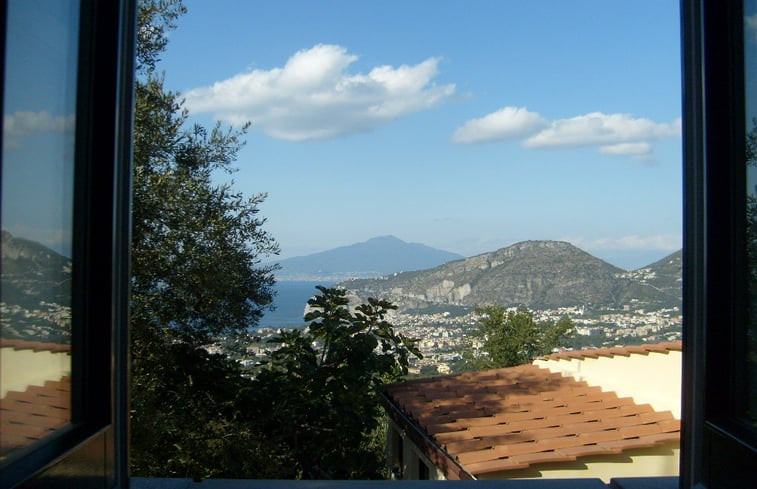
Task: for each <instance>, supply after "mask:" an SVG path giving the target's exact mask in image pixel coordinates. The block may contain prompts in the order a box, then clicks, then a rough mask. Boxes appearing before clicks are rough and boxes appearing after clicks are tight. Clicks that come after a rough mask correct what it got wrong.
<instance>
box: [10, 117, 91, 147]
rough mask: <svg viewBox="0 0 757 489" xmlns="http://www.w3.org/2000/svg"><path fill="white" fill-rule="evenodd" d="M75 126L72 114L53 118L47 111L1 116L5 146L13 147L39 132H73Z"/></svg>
mask: <svg viewBox="0 0 757 489" xmlns="http://www.w3.org/2000/svg"><path fill="white" fill-rule="evenodd" d="M75 124H76V118H75V115H74V114H71V115H68V116H53V115H51V114H50V113H49V112H47V111H44V110H43V111H41V112H29V111H17V112H14V113H13V114H5V115H4V116H3V136H4V138H5V144H6V145H8V146H9V147H15V146H17V145H18V144H19V142H20V140H21V139H22V138H24V137H26V136H29V135H31V134H34V133H40V132H67V131H73V130H74V126H75Z"/></svg>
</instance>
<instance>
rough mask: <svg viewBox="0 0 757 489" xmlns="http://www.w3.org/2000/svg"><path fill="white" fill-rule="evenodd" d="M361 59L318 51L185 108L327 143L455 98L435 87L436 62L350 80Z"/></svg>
mask: <svg viewBox="0 0 757 489" xmlns="http://www.w3.org/2000/svg"><path fill="white" fill-rule="evenodd" d="M357 59H358V56H356V55H353V54H349V53H347V50H346V48H344V47H342V46H336V45H326V44H319V45H316V46H314V47H312V48H310V49H305V50H302V51H298V52H297V53H295V54H294V55H293V56H292V57H291V58H289V60H288V61H287V63H286V64H285V65H284V67H282V68H273V69H270V70H261V69H257V70H253V71H250V72H247V73H241V74H238V75H235V76H233V77H231V78H229V79H227V80H223V81H219V82H216V83H215V84H213V85H212V86H210V87H202V88H196V89H193V90H190V91H189V92H187V93H186V95H185V96H186V105H187V108H188V109H189V110H190V111H192V112H194V113H201V112H208V113H212V114H214V116H215V117H216V118H218V119H221V120H224V121H227V122H230V123H232V124H241V123H244V122H247V121H252V123H253V127H256V128H259V129H260V130H262V131H263V132H265V133H266V134H268V135H270V136H273V137H275V138H279V139H286V140H290V141H303V140H309V139H327V138H333V137H337V136H340V135H344V134H350V133H356V132H366V131H371V130H373V129H376V128H378V127H380V126H382V125H384V124H386V123H388V122H390V121H391V120H393V119H396V118H398V117H402V116H405V115H408V114H411V113H413V112H417V111H420V110H424V109H428V108H430V107H433V106H435V105H437V104H439V103H441V102H442V101H443V100H445V99H446V98H448V97H450V96H451V95H453V94H454V92H455V85H454V84H449V85H442V86H436V85H435V84H434V83H433V82H432V80H433V78H434V77H435V76H436V74H437V71H438V70H437V66H438V63H439V59H438V58H429V59H427V60H425V61H423V62H421V63H419V64H417V65H414V66H409V65H402V66H399V67H397V68H395V67H392V66H377V67H375V68H373V69H372V70H371V71H370V72H369V73H367V74H363V73H358V74H349V73H347V69H348V68H349V66H350V65H351V64H352V63H354V62H355V61H356V60H357Z"/></svg>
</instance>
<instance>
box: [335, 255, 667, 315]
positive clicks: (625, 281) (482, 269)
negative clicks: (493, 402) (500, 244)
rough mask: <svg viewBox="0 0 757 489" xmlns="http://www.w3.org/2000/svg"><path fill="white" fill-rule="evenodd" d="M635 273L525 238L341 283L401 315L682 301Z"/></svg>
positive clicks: (362, 297) (589, 256)
mask: <svg viewBox="0 0 757 489" xmlns="http://www.w3.org/2000/svg"><path fill="white" fill-rule="evenodd" d="M661 262H664V260H661V261H660V262H658V263H661ZM655 265H656V264H655ZM659 266H660V267H662V266H663V265H662V264H660V265H659ZM650 267H651V265H650ZM650 273H651V272H650ZM635 275H644V274H643V273H641V272H639V273H636V272H627V271H625V270H623V269H621V268H618V267H615V266H613V265H610V264H609V263H607V262H605V261H602V260H600V259H599V258H596V257H594V256H592V255H590V254H588V253H586V252H585V251H582V250H580V249H579V248H577V247H575V246H573V245H571V244H570V243H566V242H561V241H524V242H521V243H516V244H514V245H512V246H509V247H507V248H502V249H500V250H497V251H494V252H491V253H484V254H482V255H478V256H474V257H471V258H466V259H462V260H457V261H454V262H451V263H447V264H444V265H441V266H438V267H436V268H432V269H430V270H423V271H416V272H405V273H399V274H396V275H393V276H391V277H386V278H381V279H372V280H351V281H348V282H344V283H343V284H342V285H343V286H344V287H345V288H347V289H348V290H350V291H352V293H354V294H355V295H357V296H358V297H359V298H361V299H365V298H367V297H383V298H387V299H389V300H392V301H393V302H395V303H397V304H398V305H399V306H400V309H401V310H410V309H424V308H428V307H434V306H438V305H457V306H475V305H481V304H501V305H503V306H518V305H526V306H528V307H532V308H538V309H550V308H557V307H562V306H574V305H592V306H609V307H622V306H623V305H624V304H628V303H630V301H631V300H632V299H637V300H639V301H642V302H644V303H647V304H650V305H652V306H656V307H663V306H670V305H674V304H675V301H676V300H677V301H678V303H680V291H679V292H678V296H677V297H672V296H671V295H670V294H669V293H668V292H666V291H663V290H660V287H659V286H658V285H656V283H655V284H653V283H651V282H644V281H642V280H639V279H638V278H637V277H636V276H635ZM647 275H648V274H647ZM679 275H680V271H679ZM660 276H662V274H661V275H660ZM658 280H659V278H658Z"/></svg>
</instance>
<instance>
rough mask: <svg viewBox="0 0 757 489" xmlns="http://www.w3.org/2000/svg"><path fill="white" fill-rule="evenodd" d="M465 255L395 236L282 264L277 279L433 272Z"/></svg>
mask: <svg viewBox="0 0 757 489" xmlns="http://www.w3.org/2000/svg"><path fill="white" fill-rule="evenodd" d="M460 258H462V255H458V254H456V253H450V252H448V251H443V250H438V249H436V248H431V247H430V246H426V245H423V244H420V243H406V242H404V241H402V240H401V239H398V238H396V237H394V236H380V237H377V238H372V239H369V240H368V241H365V242H363V243H355V244H352V245H349V246H341V247H339V248H334V249H331V250H327V251H322V252H320V253H313V254H312V255H307V256H298V257H294V258H287V259H285V260H281V261H280V262H279V264H280V265H281V270H279V271H278V272H277V273H276V279H277V280H280V281H287V280H312V281H317V280H324V281H334V282H335V281H340V280H345V279H348V278H353V277H377V276H381V275H387V274H391V273H396V272H401V271H403V270H421V269H427V268H432V267H435V266H438V265H441V264H442V263H446V262H448V261H451V260H458V259H460Z"/></svg>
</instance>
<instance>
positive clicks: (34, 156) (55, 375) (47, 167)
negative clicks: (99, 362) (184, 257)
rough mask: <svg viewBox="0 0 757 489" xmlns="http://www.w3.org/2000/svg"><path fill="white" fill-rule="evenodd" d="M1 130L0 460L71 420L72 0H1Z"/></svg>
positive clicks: (74, 19)
mask: <svg viewBox="0 0 757 489" xmlns="http://www.w3.org/2000/svg"><path fill="white" fill-rule="evenodd" d="M7 22H8V25H7V39H6V53H5V56H6V58H5V62H6V65H5V70H6V71H5V93H4V95H3V96H4V98H3V135H2V138H3V139H2V214H1V216H0V223H1V224H2V259H1V261H0V268H1V271H2V281H1V283H0V301H1V302H2V303H1V304H0V319H1V320H2V326H1V327H0V333H1V334H0V338H1V340H0V341H1V343H0V345H1V346H2V348H1V349H0V361H1V362H2V365H0V373H1V375H2V376H1V377H0V389H1V393H0V394H1V396H2V405H1V406H0V408H1V409H2V411H1V412H0V422H1V426H2V428H1V431H0V447H1V451H0V460H5V459H7V458H8V457H9V456H11V455H12V454H14V453H18V451H19V450H20V449H22V448H24V447H27V446H30V445H32V444H34V443H35V442H36V441H38V440H39V439H41V438H44V437H45V436H47V435H49V434H50V433H52V432H54V431H55V430H57V429H59V428H61V427H63V426H65V425H66V424H68V423H69V422H70V420H71V407H70V406H71V393H70V383H71V379H70V371H71V342H70V338H71V255H72V246H71V239H72V229H73V224H72V222H73V185H74V176H73V175H74V122H75V120H74V118H75V112H76V90H77V80H76V72H77V56H78V22H79V5H78V2H77V1H75V0H46V1H30V0H11V1H9V2H8V20H7Z"/></svg>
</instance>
